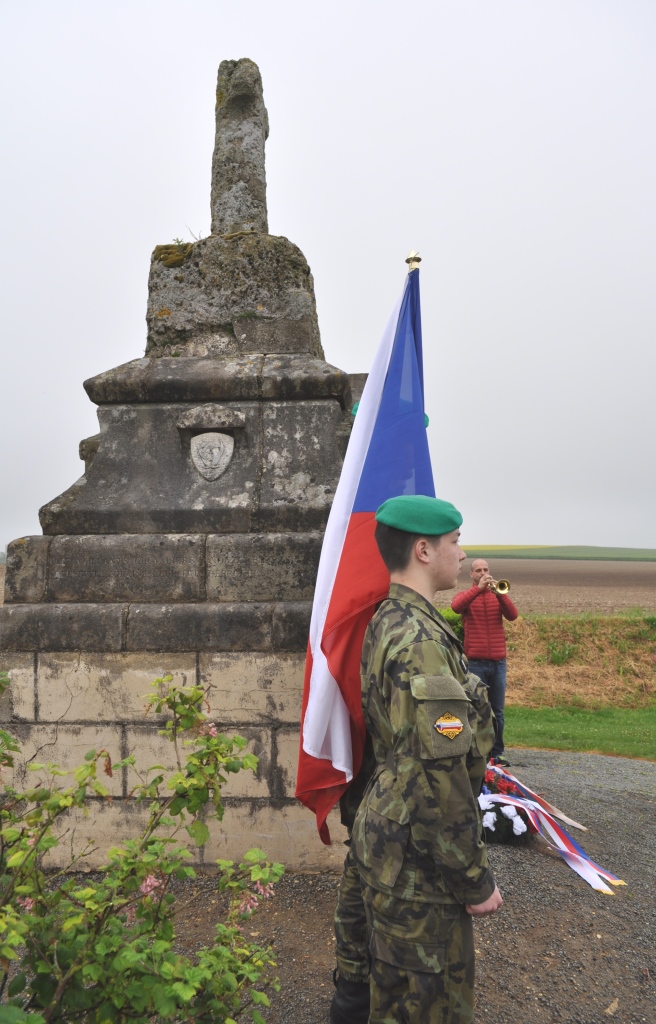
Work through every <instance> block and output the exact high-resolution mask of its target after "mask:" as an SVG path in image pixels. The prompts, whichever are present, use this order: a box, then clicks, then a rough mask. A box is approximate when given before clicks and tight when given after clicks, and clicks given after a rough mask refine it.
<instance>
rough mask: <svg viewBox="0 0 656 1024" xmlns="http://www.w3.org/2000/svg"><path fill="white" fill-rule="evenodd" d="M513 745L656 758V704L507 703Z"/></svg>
mask: <svg viewBox="0 0 656 1024" xmlns="http://www.w3.org/2000/svg"><path fill="white" fill-rule="evenodd" d="M504 740H505V742H506V744H507V745H508V746H509V747H512V746H518V747H540V748H542V749H547V750H576V751H579V752H582V753H590V754H611V755H616V756H618V757H637V758H642V759H645V760H648V761H656V707H648V708H640V709H637V710H634V709H623V708H599V709H598V710H594V711H593V710H590V709H587V708H577V707H556V708H526V707H517V706H512V705H510V706H506V713H505V728H504Z"/></svg>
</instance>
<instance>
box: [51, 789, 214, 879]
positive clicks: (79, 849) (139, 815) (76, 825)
mask: <svg viewBox="0 0 656 1024" xmlns="http://www.w3.org/2000/svg"><path fill="white" fill-rule="evenodd" d="M87 811H88V813H87V814H84V813H83V811H81V810H78V809H77V808H73V809H71V810H70V811H68V813H67V814H65V815H63V816H62V817H61V818H60V819H59V820H58V822H57V827H56V828H55V830H54V832H55V835H56V836H57V838H59V840H60V845H59V846H55V847H54V848H53V849H52V850H49V851H48V853H47V855H46V858H45V865H46V867H47V868H50V869H52V868H66V867H68V865H69V864H70V863H71V861H72V859H73V857H79V856H80V855H81V854H82V853H83V851H86V855H85V856H83V857H82V859H81V860H78V861H76V863H75V870H76V871H94V870H97V869H98V868H100V867H102V866H103V865H104V864H106V863H107V853H108V851H109V850H110V849H112V847H115V846H121V845H122V844H123V843H125V841H126V840H127V839H135V838H136V837H137V836H138V835H139V834H140V832H142V831H143V829H144V828H145V826H146V824H147V822H148V801H146V802H145V803H141V804H138V803H137V802H136V800H116V799H113V800H101V799H96V800H89V801H88V803H87ZM172 832H173V829H171V828H163V829H162V831H161V835H163V836H169V835H171V834H172ZM185 839H187V840H189V844H190V849H191V850H192V851H195V850H196V847H195V846H194V845H193V843H192V842H191V840H190V839H189V836H188V835H187V833H186V832H185V833H183V840H182V841H183V842H184V840H185Z"/></svg>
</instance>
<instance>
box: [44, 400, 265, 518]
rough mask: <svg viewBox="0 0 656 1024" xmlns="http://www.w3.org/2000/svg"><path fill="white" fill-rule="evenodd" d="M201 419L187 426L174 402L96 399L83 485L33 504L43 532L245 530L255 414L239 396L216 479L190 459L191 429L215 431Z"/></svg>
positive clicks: (256, 468) (256, 435) (252, 482)
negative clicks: (94, 447) (93, 450)
mask: <svg viewBox="0 0 656 1024" xmlns="http://www.w3.org/2000/svg"><path fill="white" fill-rule="evenodd" d="M203 408H205V409H206V410H207V412H208V417H209V418H208V420H207V422H206V423H205V424H204V423H203V421H202V420H198V419H197V420H195V422H196V426H195V427H194V429H193V430H192V429H190V428H189V427H188V426H187V425H186V422H187V421H186V420H185V419H184V416H185V413H186V412H188V410H186V409H185V408H181V407H180V405H176V404H173V403H171V404H167V405H164V404H154V403H152V404H140V405H103V406H101V407H100V409H99V411H98V419H99V422H100V427H101V438H100V447H99V449H98V453H97V455H96V457H95V458H94V460H93V463H92V464H91V466H90V468H89V471H88V474H87V475H86V477H85V481H84V483H83V485H80V484H79V483H78V484H74V485H73V486H72V487H71V488H69V490H68V491H65V492H64V494H62V495H59V497H58V498H55V499H54V500H53V501H51V502H49V503H48V504H47V505H44V506H43V508H42V509H41V510H40V512H39V517H40V521H41V526H42V528H43V531H44V533H46V534H111V533H122V534H143V533H149V534H152V533H156V534H166V533H172V534H176V533H191V534H193V533H214V532H216V533H221V532H223V533H225V532H228V533H247V532H248V531H249V530H250V528H251V519H252V514H253V511H254V509H255V507H256V503H257V502H256V494H257V482H258V479H259V475H260V471H261V470H260V464H261V458H262V455H261V448H262V445H261V440H262V427H261V414H260V410H259V407H258V405H257V403H246V402H244V403H240V404H239V405H238V406H236V407H234V408H233V410H232V412H233V414H234V417H235V422H236V421H237V420H238V422H239V423H240V424H243V426H237V427H234V428H232V429H231V430H229V431H228V433H229V434H230V436H231V437H232V440H233V444H234V449H233V452H232V455H231V457H230V460H229V463H228V464H227V465H226V467H225V469H224V471H223V472H222V474H221V475H220V476H219V477H218V478H217V479H208V478H207V477H206V476H204V475H203V472H202V471H201V468H199V466H198V465H197V464H196V460H195V458H194V452H193V450H192V446H191V441H192V437H193V436H194V435H196V434H200V433H205V432H207V433H209V432H213V431H215V429H216V428H215V422H216V421H215V415H214V411H213V409H212V406H205V407H201V408H200V410H194V412H198V411H202V409H203Z"/></svg>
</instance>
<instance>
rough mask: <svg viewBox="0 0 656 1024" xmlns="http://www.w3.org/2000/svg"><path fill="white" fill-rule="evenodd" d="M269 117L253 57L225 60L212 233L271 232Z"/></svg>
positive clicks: (219, 89) (214, 167)
mask: <svg viewBox="0 0 656 1024" xmlns="http://www.w3.org/2000/svg"><path fill="white" fill-rule="evenodd" d="M268 134H269V118H268V115H267V111H266V107H265V106H264V96H263V94H262V79H261V77H260V72H259V69H258V66H257V64H255V63H254V62H253V61H252V60H248V59H247V58H243V59H242V60H224V61H223V62H222V63H221V65H220V66H219V76H218V81H217V87H216V139H215V143H214V155H213V157H212V198H211V205H212V234H213V235H230V234H237V233H240V232H249V233H250V232H261V233H263V234H267V233H268V230H269V228H268V222H267V206H266V177H265V172H264V143H265V141H266V139H267V137H268Z"/></svg>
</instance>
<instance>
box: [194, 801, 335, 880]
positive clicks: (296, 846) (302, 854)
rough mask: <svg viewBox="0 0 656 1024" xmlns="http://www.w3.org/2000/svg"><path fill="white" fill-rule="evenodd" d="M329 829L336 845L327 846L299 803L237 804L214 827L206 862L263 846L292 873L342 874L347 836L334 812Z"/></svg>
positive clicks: (241, 854)
mask: <svg viewBox="0 0 656 1024" xmlns="http://www.w3.org/2000/svg"><path fill="white" fill-rule="evenodd" d="M208 824H209V823H208ZM328 827H329V829H330V835H331V839H332V842H333V845H332V846H324V845H323V843H322V842H321V840H320V839H319V836H318V834H317V826H316V822H315V818H314V815H313V814H311V813H310V812H309V811H308V810H306V808H304V807H302V806H301V805H300V804H299V803H296V802H295V803H290V804H284V805H283V806H282V807H271V806H270V805H266V804H264V805H263V804H249V803H247V802H244V803H239V804H235V805H233V806H228V807H226V812H225V816H224V818H223V821H222V822H221V824H220V825H219V824H218V823H217V824H215V823H212V824H211V825H210V839H209V841H208V843H207V845H206V847H205V850H204V855H203V859H204V862H205V863H206V864H210V863H212V862H213V861H215V860H217V859H218V858H219V857H221V858H223V859H225V860H238V859H241V857H242V856H243V854H244V853H245V852H246V850H250V849H252V847H259V848H260V849H262V850H264V852H265V854H266V855H267V858H268V859H269V860H271V861H280V862H282V863H283V864H284V865H285V867H286V868H287V869H288V870H289V871H326V870H330V869H333V870H335V871H341V869H342V866H343V864H344V856H345V852H346V851H345V848H344V846H343V845H342V844H343V842H344V840H345V839H346V838H347V835H346V829H345V828H344V826H343V825H341V824H340V821H339V815H338V814H337V813H336V812H334V811H333V812H332V813H331V814H330V815H329V817H328Z"/></svg>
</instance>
